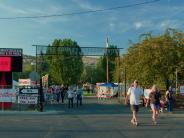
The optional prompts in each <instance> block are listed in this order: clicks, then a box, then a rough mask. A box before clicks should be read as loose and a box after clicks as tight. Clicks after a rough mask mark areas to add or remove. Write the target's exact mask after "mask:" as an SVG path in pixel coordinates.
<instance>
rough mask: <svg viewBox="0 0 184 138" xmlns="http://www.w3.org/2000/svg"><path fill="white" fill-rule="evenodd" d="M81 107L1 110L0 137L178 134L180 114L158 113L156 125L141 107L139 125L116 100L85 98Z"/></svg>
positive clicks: (182, 123) (182, 125) (161, 137)
mask: <svg viewBox="0 0 184 138" xmlns="http://www.w3.org/2000/svg"><path fill="white" fill-rule="evenodd" d="M84 102H85V103H84V105H83V106H82V107H79V108H77V107H75V108H73V109H68V108H67V105H65V104H63V105H47V106H45V111H44V112H43V113H39V112H34V111H30V112H27V111H26V112H24V111H23V112H1V113H0V138H129V137H130V138H143V137H149V138H179V137H180V138H181V137H182V136H183V130H184V114H183V113H181V114H167V113H164V114H160V117H159V120H158V125H153V124H152V122H151V114H150V111H149V110H148V109H145V108H141V109H140V115H139V122H140V126H138V127H135V126H132V125H131V124H130V117H131V115H130V111H129V108H128V107H126V106H123V105H120V104H118V103H117V100H116V99H114V100H107V101H97V100H95V99H94V98H89V99H86V100H85V101H84Z"/></svg>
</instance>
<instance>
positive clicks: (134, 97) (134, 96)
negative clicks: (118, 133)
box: [125, 80, 143, 126]
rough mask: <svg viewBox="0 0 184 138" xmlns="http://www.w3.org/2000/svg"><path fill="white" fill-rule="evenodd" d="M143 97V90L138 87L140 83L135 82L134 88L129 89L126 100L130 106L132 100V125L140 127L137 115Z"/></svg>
mask: <svg viewBox="0 0 184 138" xmlns="http://www.w3.org/2000/svg"><path fill="white" fill-rule="evenodd" d="M142 95H143V90H142V89H141V88H140V87H138V81H137V80H135V81H134V83H133V86H131V87H130V88H129V89H128V93H127V96H126V98H125V104H128V100H129V98H130V107H131V111H132V119H131V123H132V124H133V125H136V126H138V119H137V114H138V111H139V101H140V97H141V96H142Z"/></svg>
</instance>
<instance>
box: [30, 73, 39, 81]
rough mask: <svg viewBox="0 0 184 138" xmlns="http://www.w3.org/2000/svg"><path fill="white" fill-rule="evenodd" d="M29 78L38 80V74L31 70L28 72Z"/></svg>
mask: <svg viewBox="0 0 184 138" xmlns="http://www.w3.org/2000/svg"><path fill="white" fill-rule="evenodd" d="M29 78H30V79H31V80H32V81H37V80H39V74H38V73H37V72H35V71H32V72H31V73H30V74H29Z"/></svg>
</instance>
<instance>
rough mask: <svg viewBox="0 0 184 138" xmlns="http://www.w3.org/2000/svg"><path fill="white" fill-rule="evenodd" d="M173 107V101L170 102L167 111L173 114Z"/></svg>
mask: <svg viewBox="0 0 184 138" xmlns="http://www.w3.org/2000/svg"><path fill="white" fill-rule="evenodd" d="M172 106H173V101H172V100H168V107H167V110H168V111H169V112H172Z"/></svg>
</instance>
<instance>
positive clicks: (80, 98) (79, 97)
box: [77, 95, 82, 107]
mask: <svg viewBox="0 0 184 138" xmlns="http://www.w3.org/2000/svg"><path fill="white" fill-rule="evenodd" d="M79 103H80V106H81V105H82V96H81V95H77V107H78V105H79Z"/></svg>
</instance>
